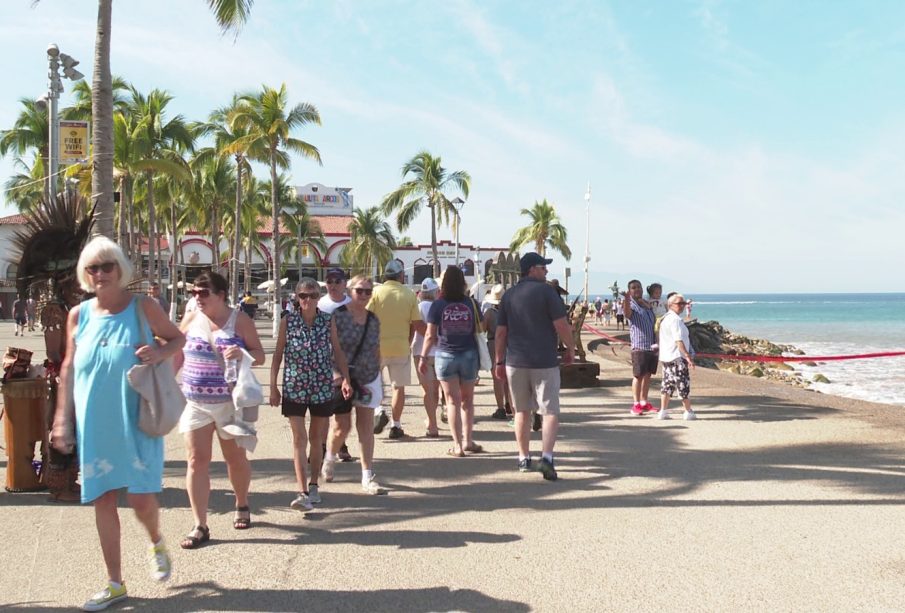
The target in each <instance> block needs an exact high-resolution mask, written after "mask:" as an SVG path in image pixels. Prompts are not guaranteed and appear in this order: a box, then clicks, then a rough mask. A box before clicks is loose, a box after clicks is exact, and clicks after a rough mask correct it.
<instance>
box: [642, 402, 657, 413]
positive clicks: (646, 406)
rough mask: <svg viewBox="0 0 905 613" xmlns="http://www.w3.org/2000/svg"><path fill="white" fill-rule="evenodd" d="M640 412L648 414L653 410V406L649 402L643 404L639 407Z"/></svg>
mask: <svg viewBox="0 0 905 613" xmlns="http://www.w3.org/2000/svg"><path fill="white" fill-rule="evenodd" d="M641 410H642V411H643V412H645V413H648V412H650V411H653V410H654V405H652V404H651V403H649V402H645V403H644V404H642V405H641Z"/></svg>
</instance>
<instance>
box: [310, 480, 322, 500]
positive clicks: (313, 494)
mask: <svg viewBox="0 0 905 613" xmlns="http://www.w3.org/2000/svg"><path fill="white" fill-rule="evenodd" d="M308 500H310V501H311V504H320V503H322V502H323V500H321V493H320V491H319V488H318V487H317V485H314V484H312V485H309V486H308Z"/></svg>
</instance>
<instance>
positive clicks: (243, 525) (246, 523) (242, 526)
mask: <svg viewBox="0 0 905 613" xmlns="http://www.w3.org/2000/svg"><path fill="white" fill-rule="evenodd" d="M233 528H235V529H236V530H248V529H249V528H251V509H249V508H248V507H236V516H235V518H233Z"/></svg>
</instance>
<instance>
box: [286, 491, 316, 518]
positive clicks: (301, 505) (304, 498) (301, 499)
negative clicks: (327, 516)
mask: <svg viewBox="0 0 905 613" xmlns="http://www.w3.org/2000/svg"><path fill="white" fill-rule="evenodd" d="M289 508H290V509H293V510H295V511H301V512H302V513H307V512H308V511H312V510H314V505H312V504H311V501H310V500H308V494H306V493H304V492H299V495H298V496H296V497H295V500H293V501H292V502H291V503H289Z"/></svg>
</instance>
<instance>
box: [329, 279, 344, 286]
mask: <svg viewBox="0 0 905 613" xmlns="http://www.w3.org/2000/svg"><path fill="white" fill-rule="evenodd" d="M344 280H345V279H336V278H333V279H327V283H328V284H329V285H339V284H340V283H342V282H343V281H344Z"/></svg>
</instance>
